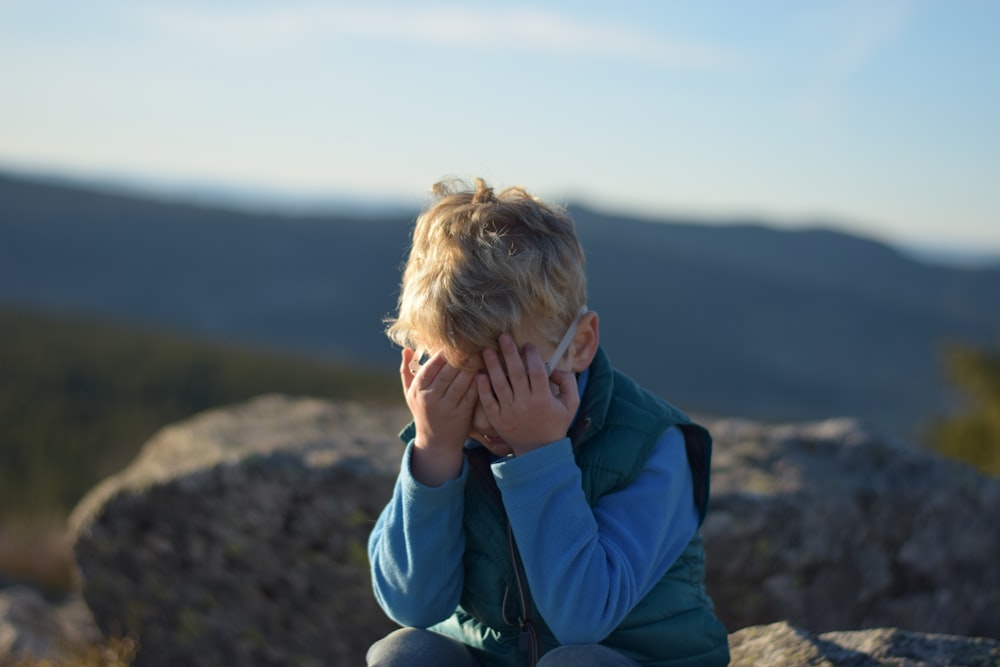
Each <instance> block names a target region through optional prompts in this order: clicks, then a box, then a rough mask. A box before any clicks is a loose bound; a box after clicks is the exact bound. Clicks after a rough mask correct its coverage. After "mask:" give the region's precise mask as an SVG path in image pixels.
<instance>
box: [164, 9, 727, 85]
mask: <svg viewBox="0 0 1000 667" xmlns="http://www.w3.org/2000/svg"><path fill="white" fill-rule="evenodd" d="M144 18H145V20H146V21H147V22H149V23H151V24H152V26H153V27H154V28H155V29H157V30H158V31H160V32H164V33H166V34H168V35H173V36H178V37H181V38H184V39H199V40H206V41H210V42H211V43H213V44H216V45H218V44H220V43H221V44H225V45H226V46H228V47H230V48H240V49H254V50H256V49H261V48H269V47H273V46H281V45H287V44H289V43H296V42H299V41H301V40H315V39H328V38H331V37H338V36H339V37H354V38H364V39H373V40H391V41H404V42H409V43H415V44H423V45H429V46H438V47H446V48H457V49H463V50H464V49H475V50H483V51H505V52H522V53H525V52H527V53H548V54H551V55H555V56H562V57H574V56H582V57H592V58H612V59H617V60H623V61H629V62H636V63H642V64H645V65H651V66H655V67H661V68H670V69H674V68H676V69H724V68H730V67H733V66H735V65H737V64H738V63H739V59H738V58H737V57H736V56H735V55H734V54H732V53H730V52H728V51H727V50H725V49H723V48H721V47H719V46H717V45H714V44H710V43H704V42H691V41H673V40H665V39H662V38H660V37H658V36H656V35H654V34H652V33H650V32H648V31H645V30H643V29H641V28H638V27H635V26H631V25H628V24H622V23H619V24H609V23H606V22H596V21H587V20H582V19H578V18H576V17H573V16H570V15H568V14H563V13H557V12H553V11H549V10H545V9H537V8H532V7H527V6H523V7H514V8H509V9H485V8H484V9H479V8H470V7H465V6H458V5H453V6H445V5H442V6H437V7H430V8H414V7H411V6H403V5H400V6H394V7H364V6H356V5H350V6H349V5H297V6H279V7H255V8H241V7H239V6H231V7H228V8H203V7H190V6H188V7H184V6H171V5H157V6H154V7H148V8H147V9H146V10H144Z"/></svg>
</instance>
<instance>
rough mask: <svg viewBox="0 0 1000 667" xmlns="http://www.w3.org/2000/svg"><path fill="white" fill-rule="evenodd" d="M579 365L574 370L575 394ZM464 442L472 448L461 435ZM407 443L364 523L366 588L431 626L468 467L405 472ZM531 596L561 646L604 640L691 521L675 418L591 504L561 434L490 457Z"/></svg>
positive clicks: (441, 602)
mask: <svg viewBox="0 0 1000 667" xmlns="http://www.w3.org/2000/svg"><path fill="white" fill-rule="evenodd" d="M585 385H586V372H584V373H582V374H581V376H580V393H581V395H582V393H583V390H584V387H585ZM466 446H477V447H478V446H480V445H479V444H478V443H475V441H470V442H469V443H468V444H467V445H466ZM412 447H413V443H412V442H410V443H409V444H408V445H407V447H406V450H405V452H404V454H403V460H402V465H401V466H400V472H399V476H398V478H397V480H396V485H395V488H394V490H393V495H392V498H391V500H390V501H389V503H388V504H387V505H386V507H385V509H384V510H383V511H382V514H381V515H380V516H379V518H378V521H377V522H376V524H375V527H374V529H373V530H372V533H371V537H370V538H369V542H368V556H369V560H370V562H371V568H372V583H373V588H374V591H375V597H376V599H377V600H378V602H379V604H380V605H381V606H382V609H383V610H385V613H386V614H387V615H388V616H389V617H390V618H392V619H393V620H395V621H396V622H397V623H399V624H401V625H404V626H410V627H418V628H426V627H430V626H432V625H434V624H436V623H438V622H440V621H443V620H444V619H446V618H447V617H449V616H450V615H451V614H452V613H453V612H454V611H455V608H456V607H457V606H458V603H459V597H460V595H461V591H462V581H463V563H462V554H463V551H464V547H465V538H464V534H463V527H462V517H463V502H464V490H465V484H466V480H467V479H468V474H469V471H468V467H467V465H463V467H462V472H461V474H460V475H459V477H457V478H456V479H453V480H451V481H449V482H446V483H445V484H443V485H442V486H439V487H428V486H425V485H423V484H421V483H420V482H418V481H416V480H415V479H414V478H413V476H412V474H411V472H410V453H411V451H412ZM491 468H492V471H493V475H494V477H495V479H496V481H497V486H498V487H499V488H500V491H501V495H502V497H503V503H504V506H505V508H506V511H507V515H508V517H509V520H510V522H511V527H512V529H513V532H514V537H515V540H516V541H517V545H518V549H519V551H520V553H521V558H522V560H523V564H524V570H525V574H526V576H527V579H528V584H529V586H530V588H531V594H532V599H533V600H534V602H535V604H536V605H537V607H538V609H539V611H540V612H541V614H542V616H543V617H544V619H545V621H546V623H547V624H548V626H549V627H550V628H551V629H552V631H553V633H554V634H555V636H556V637H557V638H558V640H559V641H560V642H561V643H563V644H577V643H593V642H599V641H601V640H603V639H604V638H605V637H606V636H607V635H608V634H610V633H611V631H612V630H614V628H615V627H617V626H618V625H619V624H620V622H621V621H622V619H624V618H625V616H626V615H627V614H628V613H629V612H630V611H631V610H632V608H633V607H634V606H635V605H636V604H637V603H638V602H639V600H641V599H642V598H643V597H644V596H645V595H646V594H647V593H648V592H649V591H650V589H651V588H652V586H653V585H654V584H655V583H656V582H657V581H659V580H660V578H661V577H662V576H663V575H664V574H665V573H666V571H667V570H668V569H669V568H670V566H671V565H672V564H673V563H674V561H675V560H676V559H677V557H678V556H679V555H680V553H681V552H682V551H683V550H684V548H685V546H686V545H687V544H688V542H689V541H690V539H691V537H692V536H693V535H694V533H695V531H696V530H697V528H698V513H697V510H696V508H695V504H694V501H693V488H692V487H693V482H692V479H691V470H690V467H689V465H688V461H687V455H686V453H685V448H684V439H683V435H682V434H681V432H680V431H679V430H678V429H677V428H674V427H672V428H669V429H667V430H666V431H665V432H664V434H663V436H662V437H661V438H660V439H659V441H658V442H657V443H656V445H655V446H654V448H653V451H652V454H651V455H650V458H649V460H648V462H647V463H646V466H645V468H644V469H643V470H642V472H641V473H640V474H639V476H638V477H637V478H636V480H635V482H634V483H633V484H632V485H630V486H629V487H628V488H626V489H624V490H622V491H620V492H618V493H613V494H609V495H606V496H604V497H602V498H601V499H600V500H599V501H598V502H597V503H596V505H594V507H593V508H591V507H590V506H589V505H588V504H587V501H586V498H585V497H584V493H583V490H582V488H581V485H580V470H579V468H578V467H577V466H576V463H575V461H574V457H573V451H572V447H571V445H570V441H569V438H568V437H567V438H562V439H560V440H557V441H555V442H553V443H550V444H548V445H546V446H544V447H541V448H539V449H536V450H534V451H532V452H530V453H528V454H525V455H523V456H518V457H513V456H509V457H504V458H502V459H498V460H496V461H495V462H494V463H493V464H492V466H491Z"/></svg>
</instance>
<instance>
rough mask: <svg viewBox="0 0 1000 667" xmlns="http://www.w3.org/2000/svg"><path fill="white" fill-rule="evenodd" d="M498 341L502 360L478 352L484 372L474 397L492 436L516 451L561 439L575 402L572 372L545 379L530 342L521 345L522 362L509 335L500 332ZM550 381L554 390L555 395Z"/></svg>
mask: <svg viewBox="0 0 1000 667" xmlns="http://www.w3.org/2000/svg"><path fill="white" fill-rule="evenodd" d="M498 342H499V347H500V354H502V355H503V364H501V363H500V356H499V355H498V354H497V351H496V350H489V349H487V350H483V363H484V364H485V365H486V374H484V375H480V376H479V377H478V378H477V382H478V386H477V389H478V390H479V401H480V403H481V404H482V406H483V409H484V410H485V411H486V416H487V417H488V418H489V420H490V424H491V425H492V426H493V428H494V429H496V432H497V435H499V436H500V437H501V438H503V439H504V441H505V442H506V443H507V444H508V445H509V446H510V448H511V449H513V450H514V454H515V455H521V454H525V453H527V452H530V451H532V450H534V449H538V448H539V447H541V446H543V445H547V444H549V443H550V442H555V441H556V440H559V439H560V438H563V437H565V436H566V432H567V431H568V430H569V425H570V424H571V423H572V421H573V417H574V416H575V415H576V410H577V408H578V407H579V405H580V394H579V391H578V389H577V386H576V376H575V375H574V374H573V373H572V372H570V371H560V370H556V371H554V372H553V373H552V376H551V377H549V376H548V375H547V374H546V372H545V362H544V361H542V357H541V355H540V354H539V353H538V350H537V349H536V348H535V346H534V345H532V344H531V343H528V344H527V345H525V346H524V359H523V360H522V358H521V354H520V352H519V351H518V349H517V344H516V343H515V342H514V339H513V338H512V337H511V336H510V335H508V334H503V335H502V336H500V340H499V341H498ZM504 366H506V372H504ZM550 384H554V385H555V386H556V387H557V388H558V395H556V394H554V393H553V390H552V388H551V387H550Z"/></svg>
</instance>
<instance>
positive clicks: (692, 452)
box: [677, 424, 712, 527]
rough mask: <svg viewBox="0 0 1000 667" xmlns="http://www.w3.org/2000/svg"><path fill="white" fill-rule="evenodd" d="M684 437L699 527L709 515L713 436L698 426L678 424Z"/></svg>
mask: <svg viewBox="0 0 1000 667" xmlns="http://www.w3.org/2000/svg"><path fill="white" fill-rule="evenodd" d="M677 428H679V429H680V430H681V433H682V434H683V436H684V449H685V451H686V452H687V460H688V466H690V468H691V479H692V481H693V482H694V505H695V507H696V508H697V509H698V526H699V527H700V526H701V524H702V523H704V521H705V516H706V515H707V514H708V498H709V475H710V473H711V467H712V436H710V435H709V434H708V431H706V430H705V429H704V428H702V427H701V426H698V425H697V424H678V425H677Z"/></svg>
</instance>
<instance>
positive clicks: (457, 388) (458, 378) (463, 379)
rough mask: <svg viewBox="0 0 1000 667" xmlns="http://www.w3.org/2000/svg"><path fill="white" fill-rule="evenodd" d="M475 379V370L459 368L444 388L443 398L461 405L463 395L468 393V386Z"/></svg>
mask: <svg viewBox="0 0 1000 667" xmlns="http://www.w3.org/2000/svg"><path fill="white" fill-rule="evenodd" d="M475 379H476V371H470V370H466V369H462V370H460V371H459V372H458V373H457V374H456V375H455V377H454V379H453V380H452V381H451V384H449V385H448V388H447V389H446V390H445V393H444V398H445V400H446V401H449V402H451V403H453V404H454V405H461V403H462V400H463V399H464V398H465V395H466V394H468V393H469V387H470V386H471V385H472V383H473V382H474V381H475Z"/></svg>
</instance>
